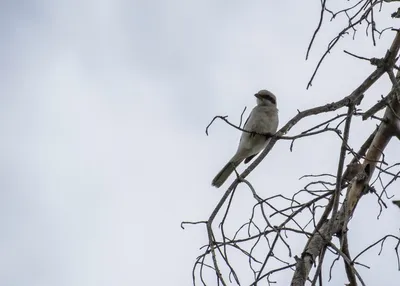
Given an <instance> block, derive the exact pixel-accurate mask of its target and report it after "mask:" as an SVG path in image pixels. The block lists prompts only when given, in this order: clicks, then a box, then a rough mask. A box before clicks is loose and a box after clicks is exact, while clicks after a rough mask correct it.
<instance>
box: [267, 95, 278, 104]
mask: <svg viewBox="0 0 400 286" xmlns="http://www.w3.org/2000/svg"><path fill="white" fill-rule="evenodd" d="M265 99H266V100H269V101H271V102H272V103H273V104H276V100H275V98H273V97H272V96H269V95H267V96H265Z"/></svg>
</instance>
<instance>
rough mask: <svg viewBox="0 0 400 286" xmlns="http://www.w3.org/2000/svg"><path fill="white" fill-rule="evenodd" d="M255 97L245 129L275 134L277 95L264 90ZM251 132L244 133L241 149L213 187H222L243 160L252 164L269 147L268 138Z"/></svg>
mask: <svg viewBox="0 0 400 286" xmlns="http://www.w3.org/2000/svg"><path fill="white" fill-rule="evenodd" d="M254 96H255V97H256V98H257V106H256V107H254V108H253V110H252V111H251V113H250V115H249V117H248V118H247V120H246V122H245V124H244V127H243V129H244V130H246V131H249V132H256V133H262V134H267V133H269V134H271V135H273V134H275V132H276V130H277V129H278V124H279V119H278V109H277V108H276V97H275V95H274V94H273V93H272V92H270V91H268V90H265V89H263V90H260V91H259V92H257V93H256V94H255V95H254ZM249 132H242V136H241V137H240V142H239V147H238V149H237V151H236V153H235V155H233V157H232V158H231V159H230V160H229V162H228V163H227V164H226V165H225V167H223V168H222V170H221V171H219V173H218V174H217V175H216V176H215V178H214V179H213V180H212V183H211V184H212V185H213V186H215V187H217V188H219V187H221V186H222V184H223V183H224V182H225V181H226V179H228V177H229V176H230V175H231V174H232V172H233V171H234V170H235V168H236V167H237V166H238V165H239V164H240V163H241V162H242V161H243V160H244V163H245V164H246V163H248V162H250V160H251V159H253V158H254V157H255V156H256V155H257V154H258V153H259V152H260V151H262V150H263V149H264V148H265V147H266V146H267V144H268V142H269V140H270V139H269V138H267V136H263V135H258V134H254V133H249Z"/></svg>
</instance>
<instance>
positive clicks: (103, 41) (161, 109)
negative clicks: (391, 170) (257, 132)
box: [0, 0, 400, 286]
mask: <svg viewBox="0 0 400 286" xmlns="http://www.w3.org/2000/svg"><path fill="white" fill-rule="evenodd" d="M300 2H301V1H291V3H288V2H287V1H261V0H258V1H247V2H246V3H245V2H243V1H229V2H228V1H223V2H222V1H221V2H218V3H217V1H211V0H203V1H178V0H170V1H161V0H160V1H127V0H126V1H124V0H96V1H90V0H79V1H78V0H75V1H74V0H68V1H67V0H47V1H46V0H42V1H40V0H30V1H28V0H5V1H1V3H0V24H1V25H0V36H1V45H0V73H1V80H0V132H1V135H2V136H1V138H2V140H1V141H0V160H1V161H0V162H1V163H0V228H1V236H0V285H4V286H26V285H30V286H39V285H40V286H53V285H57V286H64V285H65V286H71V285H73V286H102V285H104V286H106V285H120V286H125V285H180V286H184V285H190V284H191V270H192V265H193V263H194V261H195V258H196V257H197V255H199V254H200V253H201V251H200V250H199V247H200V246H202V245H204V244H205V243H206V232H205V229H204V227H203V226H190V227H187V228H186V230H182V229H181V228H180V222H181V221H186V220H204V219H207V217H208V216H209V215H210V213H211V211H212V209H213V208H214V207H215V205H216V203H217V202H218V200H219V199H220V197H221V196H222V194H223V189H218V190H217V189H214V188H212V187H211V185H210V182H211V180H212V178H213V176H214V175H215V174H216V172H218V171H219V169H220V168H221V167H222V166H223V165H224V164H225V163H226V162H227V160H228V159H229V158H230V157H231V155H232V154H233V152H234V151H235V150H236V146H237V145H236V144H237V142H238V138H239V136H240V134H239V133H238V131H236V130H234V129H232V128H230V127H228V126H227V125H226V124H223V123H222V122H217V123H215V124H214V125H213V126H212V128H211V129H210V136H208V137H207V136H206V135H205V132H204V130H205V127H206V126H207V124H208V123H209V121H210V120H211V119H212V117H213V116H215V115H229V117H230V119H231V120H232V121H234V122H236V123H237V122H238V120H239V117H240V113H241V111H242V110H243V108H244V107H245V106H247V107H248V109H249V108H252V107H253V106H254V104H255V99H254V97H253V94H254V93H255V92H257V91H258V90H259V89H264V88H266V89H269V90H271V91H272V92H273V93H275V94H276V95H277V98H278V108H279V110H280V111H279V112H280V113H279V115H280V122H281V124H280V125H283V124H284V123H286V122H287V121H288V120H289V119H290V118H291V117H293V116H294V115H295V114H296V112H297V109H299V110H304V109H306V108H310V107H313V106H316V105H320V104H324V103H327V102H332V101H334V100H337V99H339V98H341V97H343V96H345V95H348V94H349V93H350V92H351V91H352V90H353V89H354V88H356V87H357V86H358V84H359V83H360V82H361V80H363V79H364V78H365V77H366V76H367V75H368V74H369V73H371V72H372V71H373V67H372V66H370V65H369V64H368V63H367V62H362V61H359V60H356V59H353V58H350V57H349V56H346V55H345V54H343V53H342V50H343V49H344V48H346V49H348V50H349V51H351V52H357V53H358V54H361V55H363V56H366V57H373V56H374V57H379V56H382V55H384V53H385V51H386V49H387V47H388V45H389V43H390V42H391V41H392V39H393V36H394V33H391V32H387V34H385V35H384V36H383V37H382V39H381V40H380V41H379V42H378V45H377V46H376V47H375V48H373V47H371V44H370V43H371V41H370V39H366V38H365V37H364V31H360V33H359V37H357V39H356V41H351V40H350V38H349V39H347V38H346V39H344V41H343V42H342V44H341V45H340V46H338V47H337V49H335V51H334V52H333V53H331V54H330V55H329V57H328V58H327V60H326V61H325V63H324V65H323V66H322V68H321V70H320V71H319V73H318V75H317V77H316V79H315V81H314V84H313V87H312V88H311V89H309V90H306V85H307V82H308V79H309V78H310V76H311V74H312V71H313V69H314V67H315V64H316V62H317V60H318V59H319V57H320V56H321V54H322V53H323V52H324V49H325V47H326V45H327V43H328V42H329V40H330V39H331V38H332V36H334V35H335V32H337V30H336V28H337V27H338V25H339V24H343V23H344V22H345V21H346V19H345V18H341V19H339V20H341V21H342V22H340V21H338V22H337V23H336V22H335V23H332V24H331V25H328V24H329V23H328V22H326V24H327V26H326V27H325V28H324V30H323V31H324V32H322V33H321V34H320V35H319V37H318V38H317V41H316V44H315V47H314V49H313V52H312V54H311V59H310V60H309V61H305V52H306V48H307V45H308V42H309V40H310V38H311V35H312V32H313V29H314V28H315V25H316V24H317V22H318V17H319V1H309V3H305V2H301V3H300ZM343 2H346V3H347V1H343ZM393 9H394V8H393ZM393 9H392V10H393ZM391 12H393V11H391V10H384V12H382V15H384V17H387V15H390V13H391ZM381 28H383V27H381ZM388 86H389V81H388V79H387V78H386V77H385V78H383V79H382V80H381V81H380V82H379V83H378V84H377V85H376V86H374V87H373V88H372V89H371V90H370V91H369V92H368V93H367V94H366V96H365V100H364V101H363V103H362V106H361V108H364V109H366V108H368V107H369V106H370V105H371V104H373V103H375V102H376V101H377V100H378V99H379V98H380V96H381V95H382V94H386V93H387V91H388ZM318 120H319V119H318V118H312V119H308V120H305V121H304V122H302V123H301V124H299V127H296V128H294V130H293V132H292V134H296V132H298V131H301V130H304V128H307V127H311V126H312V124H313V123H316V122H318ZM356 121H357V122H355V125H354V127H353V130H352V132H353V133H352V136H351V138H350V140H351V143H352V144H353V146H354V148H355V149H358V147H359V146H360V144H361V143H362V142H363V141H364V140H365V138H366V137H367V136H368V134H370V133H371V132H372V130H373V129H374V126H375V124H376V122H373V121H368V122H367V123H363V124H362V125H361V124H360V119H357V120H356ZM361 126H362V127H361ZM289 145H290V142H284V141H280V142H278V144H277V145H276V146H275V148H274V149H273V150H272V152H271V153H270V154H269V155H268V157H267V158H266V160H264V161H263V162H262V164H260V165H259V166H258V168H257V169H256V170H255V171H254V172H253V173H252V174H251V175H250V176H249V179H250V180H251V181H252V182H253V184H254V186H255V187H256V188H257V189H258V190H259V192H260V195H262V196H267V195H272V194H279V193H283V194H288V195H290V194H292V193H294V192H295V191H298V190H299V189H300V188H301V187H302V186H303V185H304V182H299V181H298V178H299V177H300V176H302V175H304V174H307V173H308V174H309V173H327V172H331V173H335V172H336V167H337V159H338V155H337V154H338V151H339V148H340V141H338V139H337V138H336V137H335V136H334V135H329V134H323V135H321V136H319V137H318V140H316V139H311V138H305V139H303V140H299V141H296V143H295V145H294V151H293V152H290V151H289ZM310 147H311V148H310ZM398 150H399V145H398V142H397V141H393V142H391V143H390V145H389V147H388V149H387V152H386V154H387V157H386V159H387V161H388V162H389V163H394V162H395V161H396V157H395V156H397V158H398V154H399V151H398ZM230 180H231V179H230ZM266 183H267V184H268V188H265V186H266ZM244 190H245V188H243V192H245V191H244ZM391 194H392V195H395V196H397V197H398V198H399V197H400V194H398V193H396V190H395V189H392V193H391ZM245 200H249V201H245ZM249 202H250V199H249V198H245V199H244V202H243V203H244V205H246V204H248V203H249ZM387 203H388V206H389V208H388V209H387V210H385V211H384V213H383V214H382V216H381V218H380V219H379V220H376V216H377V214H378V212H379V208H378V206H377V203H376V198H375V197H374V196H372V195H369V196H366V197H365V199H363V200H362V202H361V203H360V205H359V207H358V209H357V212H356V215H355V216H354V218H353V219H352V221H351V223H350V226H349V227H350V228H351V232H350V244H351V247H352V253H358V252H359V251H360V250H361V249H362V248H363V247H365V246H367V245H368V244H369V243H371V242H374V241H375V240H377V239H379V238H380V237H382V236H383V235H384V234H386V233H393V234H398V229H399V226H400V224H399V217H400V212H399V210H398V209H396V208H395V207H394V206H392V204H390V201H387ZM250 207H251V206H250ZM246 211H248V209H246ZM247 214H248V213H247ZM247 214H246V216H245V217H241V216H240V215H238V219H240V220H241V221H243V222H245V221H246V219H247V218H248V217H247ZM293 245H294V246H293V247H294V248H293V249H294V254H296V255H300V253H301V249H302V247H303V245H304V242H302V241H298V242H293ZM394 246H395V244H394V243H393V241H392V242H389V243H388V245H386V246H385V248H384V251H383V254H382V255H381V256H380V257H378V256H377V253H378V251H379V250H378V249H375V250H372V251H371V254H367V255H366V256H365V258H364V259H363V260H362V262H363V263H365V264H368V265H369V266H371V267H372V268H371V270H367V269H363V268H361V270H360V271H361V273H362V275H363V277H364V279H365V281H366V282H368V283H367V284H369V285H377V284H378V283H380V284H381V285H398V281H399V277H400V274H399V272H397V264H396V257H395V255H394V251H393V248H394ZM376 257H378V259H377V260H376V261H372V260H373V259H375V258H376ZM338 265H339V266H338V267H337V268H335V269H336V272H334V273H336V277H335V279H336V280H335V281H336V282H337V283H339V284H336V285H343V284H344V282H346V278H345V276H344V273H343V268H342V262H340V264H338ZM384 272H385V273H387V275H385V276H382V275H381V274H382V273H384ZM287 273H289V274H290V272H287ZM378 273H379V274H378ZM277 277H280V278H281V279H282V280H281V281H288V280H290V277H291V274H290V275H288V274H286V276H277ZM212 281H215V280H212ZM340 283H341V284H340ZM282 285H283V284H282Z"/></svg>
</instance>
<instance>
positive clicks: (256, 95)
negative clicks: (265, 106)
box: [254, 93, 262, 99]
mask: <svg viewBox="0 0 400 286" xmlns="http://www.w3.org/2000/svg"><path fill="white" fill-rule="evenodd" d="M254 96H255V97H257V98H258V99H262V98H261V96H260V95H259V94H258V93H256V94H255V95H254Z"/></svg>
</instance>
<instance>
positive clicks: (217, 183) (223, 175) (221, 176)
mask: <svg viewBox="0 0 400 286" xmlns="http://www.w3.org/2000/svg"><path fill="white" fill-rule="evenodd" d="M242 161H243V160H242V159H236V158H235V156H234V157H233V158H232V159H231V160H230V161H229V162H228V164H226V165H225V167H223V168H222V170H221V171H219V173H218V174H217V175H216V176H215V178H214V179H213V180H212V182H211V185H213V186H214V187H216V188H219V187H221V186H222V184H223V183H224V182H225V181H226V179H228V177H229V176H230V175H231V174H232V172H233V171H234V170H235V168H236V167H237V166H238V165H239V164H240V163H241V162H242Z"/></svg>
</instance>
